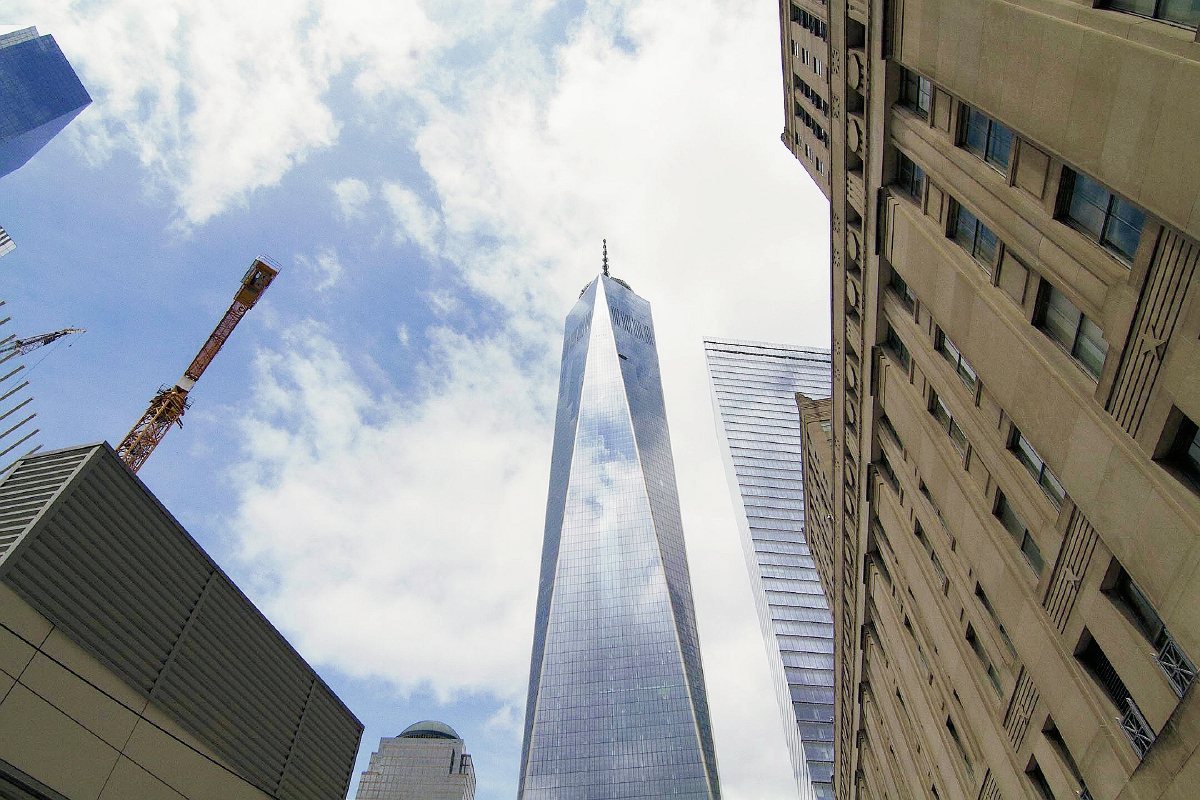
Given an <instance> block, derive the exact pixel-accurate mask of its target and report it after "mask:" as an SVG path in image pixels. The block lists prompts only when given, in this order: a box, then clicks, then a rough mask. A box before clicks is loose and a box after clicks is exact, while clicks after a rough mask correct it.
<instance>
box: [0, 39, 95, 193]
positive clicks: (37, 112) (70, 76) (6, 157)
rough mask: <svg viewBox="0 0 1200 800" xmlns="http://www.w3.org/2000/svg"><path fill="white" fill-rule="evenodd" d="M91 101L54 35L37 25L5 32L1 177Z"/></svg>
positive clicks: (0, 47) (0, 80) (0, 72)
mask: <svg viewBox="0 0 1200 800" xmlns="http://www.w3.org/2000/svg"><path fill="white" fill-rule="evenodd" d="M91 102H92V98H91V97H90V96H89V95H88V93H87V89H84V88H83V84H82V83H80V82H79V78H78V77H77V76H76V75H75V70H73V69H71V65H70V64H69V63H68V62H67V58H66V56H64V55H63V53H62V50H59V49H58V44H57V43H56V42H55V41H54V37H53V36H39V35H38V32H37V28H25V29H23V30H19V31H15V32H13V33H7V34H4V35H3V36H0V178H3V177H4V176H5V175H7V174H8V173H10V172H12V171H13V170H15V169H17V168H18V167H20V166H21V165H23V164H24V163H25V162H26V161H28V160H29V159H31V158H33V156H34V154H35V153H37V151H38V150H41V149H42V147H44V146H45V145H46V143H47V142H49V141H50V140H51V139H53V138H54V136H55V135H56V134H57V133H58V132H59V131H61V130H62V129H63V128H65V127H67V123H69V122H70V121H71V120H73V119H75V117H76V116H77V115H78V114H79V112H80V111H82V110H83V109H84V108H85V107H86V106H87V105H88V104H89V103H91Z"/></svg>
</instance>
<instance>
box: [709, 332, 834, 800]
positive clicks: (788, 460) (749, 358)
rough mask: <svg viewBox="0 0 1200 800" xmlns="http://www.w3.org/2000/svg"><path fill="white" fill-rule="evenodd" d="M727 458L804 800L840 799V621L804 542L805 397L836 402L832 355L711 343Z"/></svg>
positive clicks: (712, 373)
mask: <svg viewBox="0 0 1200 800" xmlns="http://www.w3.org/2000/svg"><path fill="white" fill-rule="evenodd" d="M704 349H705V355H706V356H707V358H708V372H709V378H710V379H711V385H712V394H713V406H714V409H715V411H716V414H717V417H718V420H719V424H718V425H717V435H718V437H719V438H720V440H721V445H722V447H721V449H722V456H723V458H724V461H725V469H726V474H727V476H728V478H729V485H730V492H731V494H732V495H733V504H734V508H735V511H736V517H737V522H738V528H739V530H740V532H741V535H742V546H743V549H744V551H745V554H746V566H747V569H748V571H749V573H750V584H751V586H752V587H753V590H754V601H755V606H756V607H757V609H758V616H759V622H760V624H761V626H762V632H763V641H764V642H765V644H766V647H767V657H768V661H769V662H770V669H771V674H772V677H773V679H774V683H775V693H776V696H777V698H778V701H779V709H780V713H781V714H782V717H783V721H784V729H785V731H786V737H787V742H788V749H789V751H790V754H791V757H792V769H793V771H794V772H795V775H796V781H797V784H798V786H799V792H800V797H801V798H802V800H811V798H814V797H815V798H819V800H826V799H827V798H828V799H829V800H832V798H833V789H832V785H831V775H832V770H833V618H832V616H831V615H830V612H829V605H828V603H826V600H825V593H824V592H823V591H822V589H821V583H820V580H819V578H818V577H817V570H816V565H815V564H814V563H813V557H812V554H811V553H810V551H809V547H808V542H807V541H806V539H805V535H804V481H803V474H802V468H801V456H800V438H801V428H800V415H799V412H798V411H797V408H796V394H797V393H798V392H799V393H803V394H804V395H806V396H807V397H810V398H813V399H819V398H824V397H828V396H829V381H830V379H829V351H828V350H818V349H814V348H805V347H790V346H787V345H775V344H761V343H756V342H742V341H734V340H720V339H713V340H708V341H705V343H704Z"/></svg>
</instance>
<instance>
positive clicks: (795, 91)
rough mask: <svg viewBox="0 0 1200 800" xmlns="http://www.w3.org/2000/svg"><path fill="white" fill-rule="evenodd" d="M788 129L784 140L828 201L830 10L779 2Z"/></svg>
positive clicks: (805, 2)
mask: <svg viewBox="0 0 1200 800" xmlns="http://www.w3.org/2000/svg"><path fill="white" fill-rule="evenodd" d="M779 28H780V30H781V31H783V35H782V36H781V37H780V42H779V44H780V48H781V49H780V55H781V57H782V61H783V101H784V120H785V122H784V126H783V134H782V135H781V136H780V138H781V139H782V140H783V143H784V145H786V146H787V148H788V149H789V150H791V151H792V155H794V156H795V157H796V158H797V159H799V161H800V163H801V164H803V165H804V169H806V170H807V171H808V174H809V175H810V176H811V177H812V179H813V181H815V182H816V184H817V186H819V187H821V191H822V192H824V193H825V197H829V168H830V160H829V125H830V115H829V109H830V106H829V102H830V95H829V8H828V6H826V4H825V2H824V0H790V2H789V0H780V3H779Z"/></svg>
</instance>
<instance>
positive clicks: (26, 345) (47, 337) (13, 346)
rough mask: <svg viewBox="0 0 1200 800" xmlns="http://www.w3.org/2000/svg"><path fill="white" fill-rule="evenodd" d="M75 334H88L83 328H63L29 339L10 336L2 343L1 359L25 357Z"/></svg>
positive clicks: (0, 346) (0, 342)
mask: <svg viewBox="0 0 1200 800" xmlns="http://www.w3.org/2000/svg"><path fill="white" fill-rule="evenodd" d="M73 333H87V331H86V330H84V329H83V328H63V329H62V330H61V331H53V332H51V333H41V334H38V335H37V336H30V337H29V338H28V339H17V338H16V337H13V336H10V337H8V338H7V339H4V340H3V341H0V359H2V360H8V359H9V358H12V357H13V356H23V355H25V354H26V353H31V352H33V351H34V350H37V349H38V348H39V347H45V346H46V345H48V344H50V343H51V342H56V341H58V340H59V339H61V338H63V337H64V336H70V335H71V334H73Z"/></svg>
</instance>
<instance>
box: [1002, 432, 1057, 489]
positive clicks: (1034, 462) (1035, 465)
mask: <svg viewBox="0 0 1200 800" xmlns="http://www.w3.org/2000/svg"><path fill="white" fill-rule="evenodd" d="M1008 449H1009V450H1010V451H1012V454H1013V455H1014V456H1016V457H1017V461H1020V462H1021V463H1022V464H1023V465H1024V466H1025V469H1027V470H1029V474H1030V475H1032V476H1033V479H1034V480H1035V481H1037V484H1038V486H1040V487H1042V491H1043V492H1045V493H1046V496H1047V497H1049V498H1050V502H1052V503H1054V507H1055V508H1062V501H1063V498H1064V497H1066V496H1067V493H1066V491H1065V490H1064V489H1063V487H1062V484H1061V483H1059V482H1058V478H1057V477H1055V475H1054V473H1053V472H1051V471H1050V468H1049V467H1047V466H1046V462H1045V461H1043V460H1042V457H1041V456H1039V455H1038V454H1037V451H1036V450H1034V449H1033V445H1032V444H1030V443H1029V440H1028V439H1026V438H1025V436H1024V435H1023V434H1022V433H1021V431H1020V430H1018V429H1017V428H1013V433H1012V440H1011V442H1010V443H1009V445H1008Z"/></svg>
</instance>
